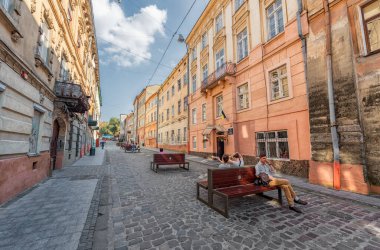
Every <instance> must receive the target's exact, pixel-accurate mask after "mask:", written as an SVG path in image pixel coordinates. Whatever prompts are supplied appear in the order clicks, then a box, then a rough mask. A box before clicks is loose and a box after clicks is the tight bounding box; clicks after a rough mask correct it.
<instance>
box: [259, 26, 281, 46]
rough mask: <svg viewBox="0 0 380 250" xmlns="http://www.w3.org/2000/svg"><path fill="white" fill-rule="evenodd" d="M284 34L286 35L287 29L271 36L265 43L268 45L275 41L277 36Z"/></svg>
mask: <svg viewBox="0 0 380 250" xmlns="http://www.w3.org/2000/svg"><path fill="white" fill-rule="evenodd" d="M282 35H285V30H284V31H281V32H280V33H278V34H276V35H275V36H273V37H270V38H267V40H266V42H265V44H264V45H267V44H270V43H271V42H273V41H274V40H275V39H276V38H277V37H280V36H282Z"/></svg>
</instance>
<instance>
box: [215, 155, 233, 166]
mask: <svg viewBox="0 0 380 250" xmlns="http://www.w3.org/2000/svg"><path fill="white" fill-rule="evenodd" d="M229 160H230V156H229V155H223V157H222V161H221V164H219V166H218V168H230V167H231V165H230V164H229V163H228V161H229Z"/></svg>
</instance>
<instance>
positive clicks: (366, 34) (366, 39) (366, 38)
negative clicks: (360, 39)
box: [360, 0, 380, 55]
mask: <svg viewBox="0 0 380 250" xmlns="http://www.w3.org/2000/svg"><path fill="white" fill-rule="evenodd" d="M376 1H377V0H372V1H369V2H366V3H365V4H363V5H362V6H360V14H361V21H362V27H363V31H364V43H365V45H364V46H365V48H366V55H372V54H376V53H379V52H380V48H379V49H377V50H374V51H371V44H370V39H369V32H368V28H367V23H368V22H370V21H373V20H375V19H377V18H379V19H380V13H379V14H377V15H375V16H373V17H370V18H369V19H367V20H366V19H365V18H364V8H365V7H367V6H369V5H371V4H372V3H374V2H376Z"/></svg>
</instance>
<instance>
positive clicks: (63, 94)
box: [54, 81, 90, 114]
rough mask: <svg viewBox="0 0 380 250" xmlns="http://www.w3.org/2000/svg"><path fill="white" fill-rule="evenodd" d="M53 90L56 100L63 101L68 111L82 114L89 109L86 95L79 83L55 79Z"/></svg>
mask: <svg viewBox="0 0 380 250" xmlns="http://www.w3.org/2000/svg"><path fill="white" fill-rule="evenodd" d="M54 92H55V95H56V96H57V99H56V101H57V102H63V103H65V105H66V107H67V109H68V110H69V111H70V112H74V113H81V114H83V113H85V112H86V111H88V110H89V109H90V104H89V102H88V99H87V96H86V95H85V93H84V91H83V90H82V87H81V86H80V85H79V84H74V83H69V82H58V81H57V82H56V83H55V89H54Z"/></svg>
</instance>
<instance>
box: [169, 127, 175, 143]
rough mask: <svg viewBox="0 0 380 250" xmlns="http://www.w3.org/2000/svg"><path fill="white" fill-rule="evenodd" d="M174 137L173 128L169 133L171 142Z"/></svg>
mask: <svg viewBox="0 0 380 250" xmlns="http://www.w3.org/2000/svg"><path fill="white" fill-rule="evenodd" d="M174 137H175V135H174V130H172V131H171V134H170V141H171V143H173V142H174Z"/></svg>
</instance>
